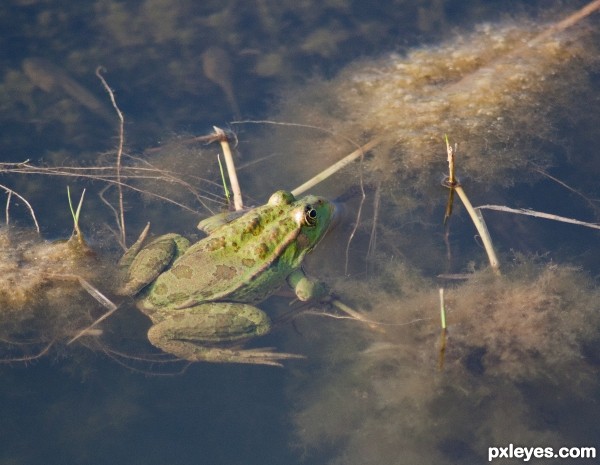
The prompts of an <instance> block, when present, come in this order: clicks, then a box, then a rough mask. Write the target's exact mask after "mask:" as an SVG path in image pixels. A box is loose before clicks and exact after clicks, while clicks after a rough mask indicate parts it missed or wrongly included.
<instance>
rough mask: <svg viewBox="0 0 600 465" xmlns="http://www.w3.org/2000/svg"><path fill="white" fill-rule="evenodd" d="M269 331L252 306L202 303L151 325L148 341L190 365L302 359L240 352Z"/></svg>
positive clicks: (266, 352) (268, 350)
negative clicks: (246, 345)
mask: <svg viewBox="0 0 600 465" xmlns="http://www.w3.org/2000/svg"><path fill="white" fill-rule="evenodd" d="M270 329H271V320H270V319H269V317H268V316H267V315H266V314H265V313H264V312H263V311H262V310H260V309H258V308H256V307H254V306H252V305H248V304H243V303H227V302H219V303H205V304H199V305H195V306H193V307H189V308H185V309H180V310H177V311H176V312H175V313H173V314H172V315H171V316H169V317H168V318H166V319H165V320H163V321H161V322H159V323H157V324H155V325H154V326H152V327H151V328H150V330H149V331H148V339H149V340H150V342H151V343H152V344H153V345H154V346H156V347H158V348H159V349H162V350H163V351H165V352H168V353H170V354H172V355H175V356H176V357H179V358H181V359H184V360H189V361H192V362H213V363H247V364H256V365H273V366H282V361H283V360H287V359H292V358H303V357H302V356H301V355H296V354H287V353H280V352H275V351H274V350H273V349H271V348H258V349H244V348H243V347H241V346H240V345H239V344H240V343H241V342H243V341H246V340H248V339H250V338H253V337H256V336H261V335H263V334H266V333H267V332H269V331H270ZM236 343H237V344H238V345H236Z"/></svg>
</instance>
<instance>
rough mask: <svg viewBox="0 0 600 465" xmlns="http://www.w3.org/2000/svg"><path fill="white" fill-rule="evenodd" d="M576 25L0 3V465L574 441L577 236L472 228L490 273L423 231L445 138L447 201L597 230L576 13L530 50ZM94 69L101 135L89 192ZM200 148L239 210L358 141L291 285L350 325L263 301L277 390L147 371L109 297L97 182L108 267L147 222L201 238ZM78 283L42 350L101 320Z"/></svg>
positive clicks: (338, 458)
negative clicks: (305, 284)
mask: <svg viewBox="0 0 600 465" xmlns="http://www.w3.org/2000/svg"><path fill="white" fill-rule="evenodd" d="M586 3H587V2H585V1H576V2H569V5H568V6H565V2H557V3H556V4H553V5H552V6H551V7H550V6H549V5H548V2H535V1H517V0H515V1H510V2H506V1H492V2H490V1H480V0H469V1H454V0H439V1H438V0H423V1H414V2H406V1H401V0H397V1H375V2H369V4H368V5H367V3H365V2H361V1H350V0H349V1H344V0H341V1H340V0H325V1H322V2H318V3H317V2H286V1H271V0H256V1H254V2H247V1H243V0H228V1H219V2H217V1H210V0H209V1H205V2H194V1H182V2H178V3H176V4H173V2H169V1H165V0H144V1H141V2H140V1H137V2H133V1H119V2H118V1H112V0H98V1H83V2H78V3H77V4H76V5H71V6H70V7H69V9H64V8H63V7H61V6H60V5H58V4H56V5H55V4H54V3H53V2H46V1H38V0H11V1H9V2H5V3H4V4H3V6H2V7H0V29H1V30H2V31H3V33H2V34H1V35H0V48H1V49H2V50H3V51H4V53H3V54H2V55H1V56H0V61H1V63H2V65H3V66H2V70H3V74H2V76H1V78H0V79H1V82H0V108H2V111H1V112H0V118H1V119H2V124H1V129H0V147H1V153H2V160H0V162H1V164H0V185H1V186H3V190H4V191H5V192H7V194H8V193H10V195H9V196H8V195H7V205H8V208H7V209H6V212H7V213H6V217H7V219H8V220H9V222H10V226H2V229H0V248H1V249H2V259H1V260H2V263H0V274H1V275H0V313H1V317H2V318H1V320H0V361H3V362H4V363H2V364H1V365H0V372H1V376H2V379H3V382H2V384H1V387H0V418H1V420H0V464H16V463H19V464H42V463H43V464H53V463H56V464H58V463H60V464H65V463H91V464H95V463H98V464H100V463H111V464H119V463H131V462H135V463H138V462H139V463H146V464H154V463H157V464H158V463H172V464H178V463H181V464H187V463H207V464H221V463H222V464H255V463H256V464H269V463H273V464H282V463H285V464H296V463H297V464H301V463H310V464H354V463H356V464H415V463H424V464H425V463H427V464H429V463H436V464H480V463H486V462H488V459H489V458H490V457H491V455H490V454H496V453H498V455H500V451H501V450H503V449H500V448H506V447H509V444H513V445H514V446H515V447H517V446H520V447H526V448H532V447H541V448H554V449H553V452H554V451H558V449H559V448H560V447H569V448H584V447H594V448H596V449H597V448H598V447H600V444H599V442H598V438H599V437H600V427H599V425H598V421H597V418H598V416H599V415H600V407H599V405H600V402H599V401H600V378H599V369H600V338H599V337H598V334H600V332H599V331H598V329H600V286H599V283H598V276H600V268H599V266H598V263H600V252H599V250H600V249H599V248H598V229H597V228H596V229H593V228H590V227H588V226H586V225H584V226H581V225H574V224H569V223H565V222H557V221H549V220H547V219H540V218H533V217H530V216H522V215H516V214H512V213H506V212H499V211H493V210H481V211H482V212H483V216H484V217H485V221H486V223H487V227H488V229H489V232H490V235H491V238H492V241H493V243H494V246H495V248H496V252H497V254H498V257H499V262H500V272H499V273H494V272H493V271H491V270H490V269H489V265H488V261H487V258H486V253H485V251H484V249H483V247H482V246H481V243H480V242H481V241H480V238H479V234H478V233H477V232H476V230H475V227H474V226H473V223H472V222H471V220H470V218H469V215H468V214H467V212H466V211H465V208H464V207H463V206H462V204H461V201H460V199H459V197H458V195H457V194H456V195H454V208H453V212H452V215H451V216H450V218H449V220H448V222H447V224H446V226H444V224H443V220H444V212H445V209H446V204H447V201H448V195H449V190H448V189H447V188H444V187H442V186H441V185H440V183H441V181H442V180H443V179H444V176H446V175H447V172H448V165H447V160H446V158H447V157H446V150H447V148H446V144H445V141H444V136H445V135H447V136H448V138H449V141H450V144H451V146H454V144H457V145H456V173H457V176H458V177H459V179H460V181H461V183H462V185H463V187H464V190H465V192H466V193H467V195H468V196H469V198H470V199H471V202H472V203H473V204H474V205H475V206H481V205H489V204H492V205H501V206H508V207H511V208H531V209H533V210H536V211H539V212H546V213H550V214H554V215H558V216H562V217H568V218H574V219H578V220H581V221H585V222H590V223H598V221H599V218H600V205H599V203H598V202H599V201H598V198H600V192H599V190H598V183H597V179H598V176H599V175H600V157H599V155H598V149H597V142H596V141H597V140H598V137H599V136H600V134H598V128H600V112H599V111H598V105H597V98H598V97H597V95H600V94H599V92H598V90H599V89H598V87H599V85H600V79H599V73H598V70H599V67H598V58H597V57H598V56H600V54H598V45H597V44H599V43H600V40H599V38H598V32H597V30H598V26H599V21H600V13H595V14H592V15H591V16H590V17H588V18H575V19H574V20H573V21H572V22H573V24H572V25H571V26H570V27H568V28H566V29H564V30H563V31H562V32H559V33H557V34H555V35H550V36H548V35H547V34H546V32H547V31H548V30H549V28H550V25H551V24H555V23H556V22H557V21H559V20H561V19H563V18H565V17H567V16H568V15H570V14H571V13H573V12H574V11H576V10H577V9H578V8H581V7H583V6H584V5H585V4H586ZM99 67H101V68H99ZM97 68H98V71H97V74H96V75H95V74H94V73H95V71H96V70H97ZM98 75H99V76H101V77H103V78H104V79H105V80H106V83H107V85H108V86H109V87H110V88H111V89H112V90H113V91H114V97H115V99H116V100H115V103H116V105H117V106H118V108H119V109H120V110H121V111H122V113H123V115H124V133H123V136H124V150H123V153H122V162H121V168H120V171H119V172H117V170H116V168H115V166H116V156H117V149H116V148H115V147H117V146H118V143H119V134H120V133H119V119H118V117H117V113H116V111H115V108H114V107H113V105H112V103H111V100H110V96H109V94H108V93H107V92H106V89H105V88H104V87H103V85H102V83H101V81H100V79H99V76H98ZM214 125H216V126H219V127H222V128H224V129H226V130H229V131H231V133H233V134H235V150H236V154H235V161H236V165H237V168H238V176H239V179H240V184H241V187H242V191H243V195H244V200H245V203H246V205H249V206H256V205H260V204H263V203H265V202H266V201H267V199H268V198H269V196H270V194H271V193H272V192H274V191H276V190H278V189H286V190H292V189H294V188H296V187H297V186H299V185H300V184H302V183H303V182H304V181H306V180H307V179H309V178H311V177H312V176H314V175H316V174H317V173H319V172H320V171H321V170H323V169H325V168H327V167H328V166H329V165H331V164H333V163H335V162H336V161H338V160H340V159H342V158H344V156H346V155H347V154H349V153H351V152H352V151H354V150H356V149H357V147H360V146H361V145H362V144H367V143H369V144H371V147H372V149H371V150H369V152H368V153H367V154H365V156H364V157H360V158H359V159H357V160H355V161H354V162H352V163H350V164H349V165H348V166H347V167H345V168H344V169H342V170H341V171H339V172H337V173H335V174H333V175H332V176H331V177H330V178H328V179H326V180H324V181H323V182H321V183H319V184H317V185H316V186H315V187H313V188H311V189H310V192H311V193H314V194H318V195H322V196H324V197H326V198H328V199H331V200H334V201H335V202H336V204H337V205H338V207H339V210H340V214H339V221H338V222H337V225H336V227H335V228H334V229H332V230H331V231H330V232H329V233H328V235H327V236H326V237H325V239H324V240H323V241H322V242H321V243H320V244H319V245H318V246H317V248H316V250H315V251H314V252H313V253H311V254H310V255H309V256H308V257H307V259H306V260H305V263H304V265H305V270H306V272H307V273H308V274H309V275H311V276H315V277H319V278H321V279H323V280H324V281H325V282H326V283H327V284H328V285H329V286H330V288H331V289H332V291H333V293H334V294H335V296H336V298H337V299H339V300H340V301H341V302H343V303H345V304H347V305H350V306H351V307H352V308H354V309H356V310H357V311H358V312H360V314H361V315H362V318H363V320H362V321H357V320H356V319H355V318H349V317H348V316H347V315H346V314H344V313H343V312H340V311H339V309H336V308H335V307H333V306H331V305H328V304H321V305H313V306H300V305H299V304H298V303H297V302H295V303H292V304H291V305H290V302H291V301H292V300H293V296H291V294H290V293H287V294H285V293H282V295H275V296H273V297H271V298H269V299H268V300H267V301H266V302H264V303H262V304H260V307H261V308H262V309H264V310H266V311H267V312H268V313H269V314H270V315H271V316H272V319H273V321H274V323H275V324H274V329H273V331H272V332H271V334H268V335H267V336H264V337H261V338H260V339H259V340H257V341H252V342H251V343H250V346H251V347H274V348H276V350H278V351H280V352H288V353H294V354H300V355H302V356H304V357H305V358H303V359H298V360H287V361H285V362H284V367H283V368H274V367H269V366H261V365H235V364H209V363H187V362H185V361H179V360H174V359H173V358H172V357H168V356H166V354H164V353H161V352H160V351H159V350H158V349H155V348H154V347H153V346H152V345H150V343H149V342H148V341H147V338H146V332H147V330H148V328H149V327H150V321H149V320H148V319H147V318H146V317H145V316H144V315H142V314H141V312H139V311H138V310H137V309H136V308H135V306H134V305H133V303H132V302H131V299H125V298H122V297H118V296H117V295H116V293H115V292H114V289H115V286H116V284H115V276H114V275H115V266H114V264H115V263H116V261H117V260H118V257H119V255H120V254H121V253H122V248H121V247H120V245H119V232H118V229H119V227H118V221H119V219H118V216H119V214H118V208H119V191H118V189H117V187H116V183H118V182H119V180H120V181H122V182H123V183H124V184H123V185H124V187H123V203H124V207H125V218H126V226H127V227H126V237H127V239H126V242H127V244H128V245H131V243H133V242H134V240H135V239H136V237H137V235H138V234H139V232H140V231H141V229H142V228H143V227H144V225H145V224H146V223H147V222H148V221H150V222H151V225H152V229H151V231H152V233H153V234H160V233H166V232H178V233H181V234H184V235H186V236H188V237H190V238H191V239H196V238H199V237H202V234H201V233H200V232H198V231H197V229H196V224H197V223H198V221H199V220H200V219H202V218H205V217H207V216H209V215H211V214H213V213H218V212H220V211H223V210H224V209H225V208H226V204H227V201H226V199H225V195H224V193H223V188H222V182H221V175H220V173H219V167H218V162H217V154H218V153H219V152H220V150H221V148H220V146H219V145H218V144H214V143H213V144H208V143H206V142H205V141H204V140H198V139H197V137H198V136H204V135H206V134H209V133H210V132H211V131H212V130H213V129H212V127H213V126H214ZM67 186H69V189H70V192H71V193H72V195H73V197H74V198H79V196H80V195H81V193H82V191H83V189H84V188H85V189H86V194H85V199H84V202H83V208H82V212H81V215H80V220H79V223H80V227H81V230H82V234H83V236H84V237H85V239H86V241H87V243H88V244H89V247H90V248H91V249H93V250H94V252H93V254H91V253H88V249H82V248H77V247H71V245H69V244H73V242H71V243H69V244H68V243H64V242H61V240H62V239H67V238H68V237H69V236H70V235H71V232H72V229H73V219H72V217H71V212H70V210H69V205H68V200H67ZM302 195H303V194H302ZM20 196H22V197H20ZM299 196H300V195H299ZM23 199H26V200H27V201H28V202H29V203H30V204H31V207H32V209H33V210H34V211H35V218H36V220H37V222H38V223H39V225H40V228H41V236H42V237H43V239H40V238H39V237H38V236H37V235H36V234H35V233H34V231H33V230H34V227H33V219H32V215H31V212H30V210H29V209H28V208H27V205H26V204H25V201H24V200H23ZM73 202H75V203H76V202H77V201H76V200H73ZM81 279H84V280H85V282H84V284H83V285H84V286H85V283H90V284H91V285H92V286H94V287H95V288H96V289H97V290H98V291H100V292H102V293H103V294H106V295H107V296H108V297H109V298H110V299H111V300H114V301H116V302H117V303H118V304H119V308H118V309H117V311H116V312H115V313H114V314H112V315H111V316H110V317H109V318H107V319H106V320H105V321H103V322H102V323H100V324H98V325H97V326H96V327H95V328H94V331H93V332H91V333H90V334H88V335H85V336H83V337H81V338H79V339H78V340H77V341H75V342H74V343H73V344H67V343H68V341H69V340H70V339H72V338H73V336H74V335H76V334H77V333H78V332H80V331H81V330H82V329H83V328H85V327H86V326H88V325H90V324H91V323H92V322H93V321H94V320H96V319H97V318H98V317H100V316H101V315H102V314H103V313H104V312H106V308H104V307H103V306H102V305H101V304H100V303H99V302H98V300H97V299H95V298H94V297H93V295H92V294H93V292H92V293H89V292H86V291H84V290H83V289H82V284H80V283H81V281H80V280H81ZM440 288H443V289H444V295H445V300H444V305H445V312H446V313H445V319H446V323H447V331H445V332H443V331H442V329H441V323H440V293H439V289H440ZM340 317H343V318H340ZM493 448H497V449H493ZM503 451H504V450H503ZM577 451H578V450H576V449H573V450H572V453H573V454H574V453H576V452H577ZM579 452H584V453H585V452H586V451H583V450H579ZM537 460H538V462H536V463H595V462H596V461H597V460H598V459H597V458H596V459H592V458H589V459H583V458H580V459H578V460H575V459H572V460H573V461H572V462H571V461H570V460H571V459H558V458H556V457H554V456H552V457H545V458H541V459H537ZM519 461H525V460H524V459H523V458H521V459H519V458H510V459H509V458H506V457H504V458H502V457H501V456H499V457H498V459H497V460H496V462H498V463H518V462H519ZM531 461H532V462H533V461H534V459H531Z"/></svg>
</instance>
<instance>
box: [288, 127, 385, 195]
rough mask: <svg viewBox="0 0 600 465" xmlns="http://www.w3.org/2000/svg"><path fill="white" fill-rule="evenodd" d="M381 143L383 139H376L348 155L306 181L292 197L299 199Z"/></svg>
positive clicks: (294, 191) (296, 189) (295, 190)
mask: <svg viewBox="0 0 600 465" xmlns="http://www.w3.org/2000/svg"><path fill="white" fill-rule="evenodd" d="M381 141H382V138H381V137H376V138H375V139H372V140H370V141H369V142H367V143H366V144H364V145H362V146H360V147H359V148H357V149H356V150H355V151H354V152H352V153H350V154H348V155H346V156H345V157H344V158H342V159H341V160H340V161H338V162H336V163H334V164H333V165H331V166H330V167H329V168H327V169H325V170H323V171H321V172H320V173H319V174H317V175H316V176H314V177H312V178H311V179H309V180H308V181H306V182H305V183H304V184H302V185H300V186H298V187H296V188H295V189H293V190H292V195H293V196H294V197H297V196H298V195H300V194H303V193H304V192H306V191H307V190H309V189H312V188H313V187H314V186H316V185H317V184H319V183H320V182H322V181H324V180H325V179H327V178H328V177H329V176H331V175H332V174H335V173H337V172H338V171H339V170H341V169H342V168H344V167H345V166H347V165H349V164H350V163H352V162H353V161H354V160H356V159H357V158H360V157H362V156H363V155H364V154H365V153H367V152H368V151H369V150H371V149H372V148H373V147H375V146H376V145H378V144H379V143H380V142H381Z"/></svg>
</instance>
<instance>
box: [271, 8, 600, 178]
mask: <svg viewBox="0 0 600 465" xmlns="http://www.w3.org/2000/svg"><path fill="white" fill-rule="evenodd" d="M547 27H549V26H543V25H542V26H540V25H539V24H535V23H533V22H531V21H527V20H521V21H514V22H509V23H505V24H485V25H482V26H479V27H477V28H476V29H475V30H474V31H473V32H471V33H463V34H460V35H456V36H455V37H454V38H453V39H451V40H448V41H446V42H444V43H442V44H439V45H427V46H422V47H419V48H416V49H413V50H410V51H408V52H407V53H406V54H403V55H399V54H392V55H389V56H384V57H381V58H377V59H367V60H361V61H358V62H357V63H354V64H351V65H350V66H348V67H347V68H346V69H345V70H343V71H342V72H341V73H340V74H339V75H338V76H337V77H335V78H334V79H332V80H330V81H321V82H319V81H315V82H311V83H310V84H309V85H308V86H307V87H306V88H305V89H303V91H301V92H297V91H296V92H294V93H293V94H292V95H291V96H288V99H287V100H286V101H285V102H284V103H283V104H282V108H281V110H280V113H279V114H278V115H277V116H276V117H274V118H273V119H276V120H279V121H291V122H297V123H304V124H309V125H313V126H319V127H322V128H326V129H327V130H328V131H331V133H333V134H337V135H338V136H340V137H332V135H331V133H327V134H325V133H324V134H322V136H321V137H319V136H318V135H317V136H316V135H315V134H318V133H316V131H311V132H310V135H309V137H310V140H306V139H305V138H302V137H298V138H296V140H291V141H290V138H289V133H287V131H288V130H289V129H287V130H286V128H277V129H273V131H274V132H275V136H274V137H275V140H274V141H272V143H273V145H274V146H278V145H281V146H285V147H288V150H289V153H290V155H289V156H287V157H285V164H287V165H288V169H296V170H298V169H299V170H300V171H301V172H303V173H306V172H307V171H309V172H310V173H311V174H312V173H316V172H318V169H317V168H315V166H322V163H323V162H321V161H320V160H316V159H315V158H314V157H312V156H311V155H310V154H312V153H314V154H319V155H318V156H319V157H322V154H327V155H325V157H324V159H325V162H326V163H329V162H332V160H333V159H335V160H337V159H339V158H341V157H342V156H343V154H344V153H345V152H346V153H347V152H350V151H351V150H354V148H356V147H352V146H351V145H350V144H347V143H346V142H345V141H344V138H349V139H352V140H355V141H357V142H358V143H364V142H366V141H368V140H372V139H377V140H379V142H378V146H377V148H376V149H375V150H374V153H375V156H374V157H373V158H371V159H370V160H369V161H368V163H367V165H366V166H367V172H368V173H369V172H370V173H371V174H372V175H373V176H374V177H375V179H377V180H381V179H383V180H384V181H388V183H387V185H388V186H390V187H392V188H394V186H400V185H402V180H407V181H410V184H411V187H412V188H413V189H415V188H416V189H423V188H424V187H425V186H431V185H438V183H439V176H440V173H441V172H443V171H444V162H445V157H444V153H443V152H444V149H443V138H444V134H448V135H449V136H450V137H451V139H452V140H453V141H458V142H459V144H460V157H461V159H460V165H459V175H462V176H469V177H471V178H476V179H478V180H480V181H482V182H490V183H494V184H499V185H506V184H511V183H512V182H513V180H515V179H516V180H518V179H519V178H520V179H523V175H522V172H521V171H520V170H522V169H523V168H524V167H526V166H527V164H528V163H530V162H536V163H538V164H539V165H541V166H545V165H548V164H550V163H551V162H552V158H553V156H554V155H553V154H552V152H553V150H554V149H555V148H556V144H559V139H560V137H559V135H558V134H557V132H558V129H557V127H558V126H559V124H564V122H565V121H577V120H578V119H581V110H582V109H581V105H582V103H581V102H585V101H586V99H585V98H582V96H583V95H587V94H589V95H590V96H591V94H592V91H591V90H590V85H589V82H588V77H587V76H588V74H589V71H590V69H592V67H593V66H595V65H596V63H597V57H598V47H597V43H599V42H598V41H595V40H594V37H595V35H596V34H595V32H593V31H592V30H590V29H589V28H586V27H585V26H583V25H577V26H574V27H573V29H572V30H571V29H569V30H566V31H563V32H562V33H557V34H554V35H551V36H550V37H547V38H545V39H544V40H540V41H535V40H534V39H535V38H536V37H539V35H540V34H541V33H542V32H543V31H545V30H546V28H547ZM586 93H587V94H586ZM574 96H576V99H577V100H575V98H574ZM577 102H579V103H577ZM278 131H281V132H282V136H281V138H282V139H285V140H284V141H283V140H282V143H279V142H278V141H279V139H278V137H277V132H278ZM340 146H341V147H340ZM554 151H555V150H554ZM290 161H291V163H290ZM290 164H291V165H292V166H291V168H290V167H289V165H290ZM325 166H326V165H324V166H323V168H324V167H325ZM338 178H339V177H338ZM338 178H336V179H338ZM348 179H349V181H348V182H356V180H355V179H353V178H348ZM338 180H339V179H338ZM346 187H347V186H346Z"/></svg>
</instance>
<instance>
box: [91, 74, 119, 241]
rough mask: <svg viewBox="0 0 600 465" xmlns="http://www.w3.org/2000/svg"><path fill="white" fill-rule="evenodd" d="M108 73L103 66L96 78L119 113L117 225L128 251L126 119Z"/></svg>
mask: <svg viewBox="0 0 600 465" xmlns="http://www.w3.org/2000/svg"><path fill="white" fill-rule="evenodd" d="M103 71H106V70H105V69H104V68H103V67H102V66H99V67H98V68H96V76H98V79H100V82H102V85H103V86H104V89H105V90H106V92H108V95H109V96H110V101H111V103H112V106H113V108H114V109H115V111H116V112H117V116H118V117H119V146H118V148H117V163H116V169H117V190H118V193H119V216H118V218H117V224H118V226H119V231H120V232H121V238H120V241H121V245H122V246H123V248H125V249H127V242H126V237H125V209H124V208H123V186H122V184H121V158H122V157H123V144H124V139H125V118H123V113H122V112H121V110H120V109H119V106H118V105H117V101H116V100H115V94H114V92H113V90H112V89H111V88H110V87H109V86H108V84H107V82H106V80H105V79H104V77H103V76H102V74H101V73H102V72H103Z"/></svg>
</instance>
